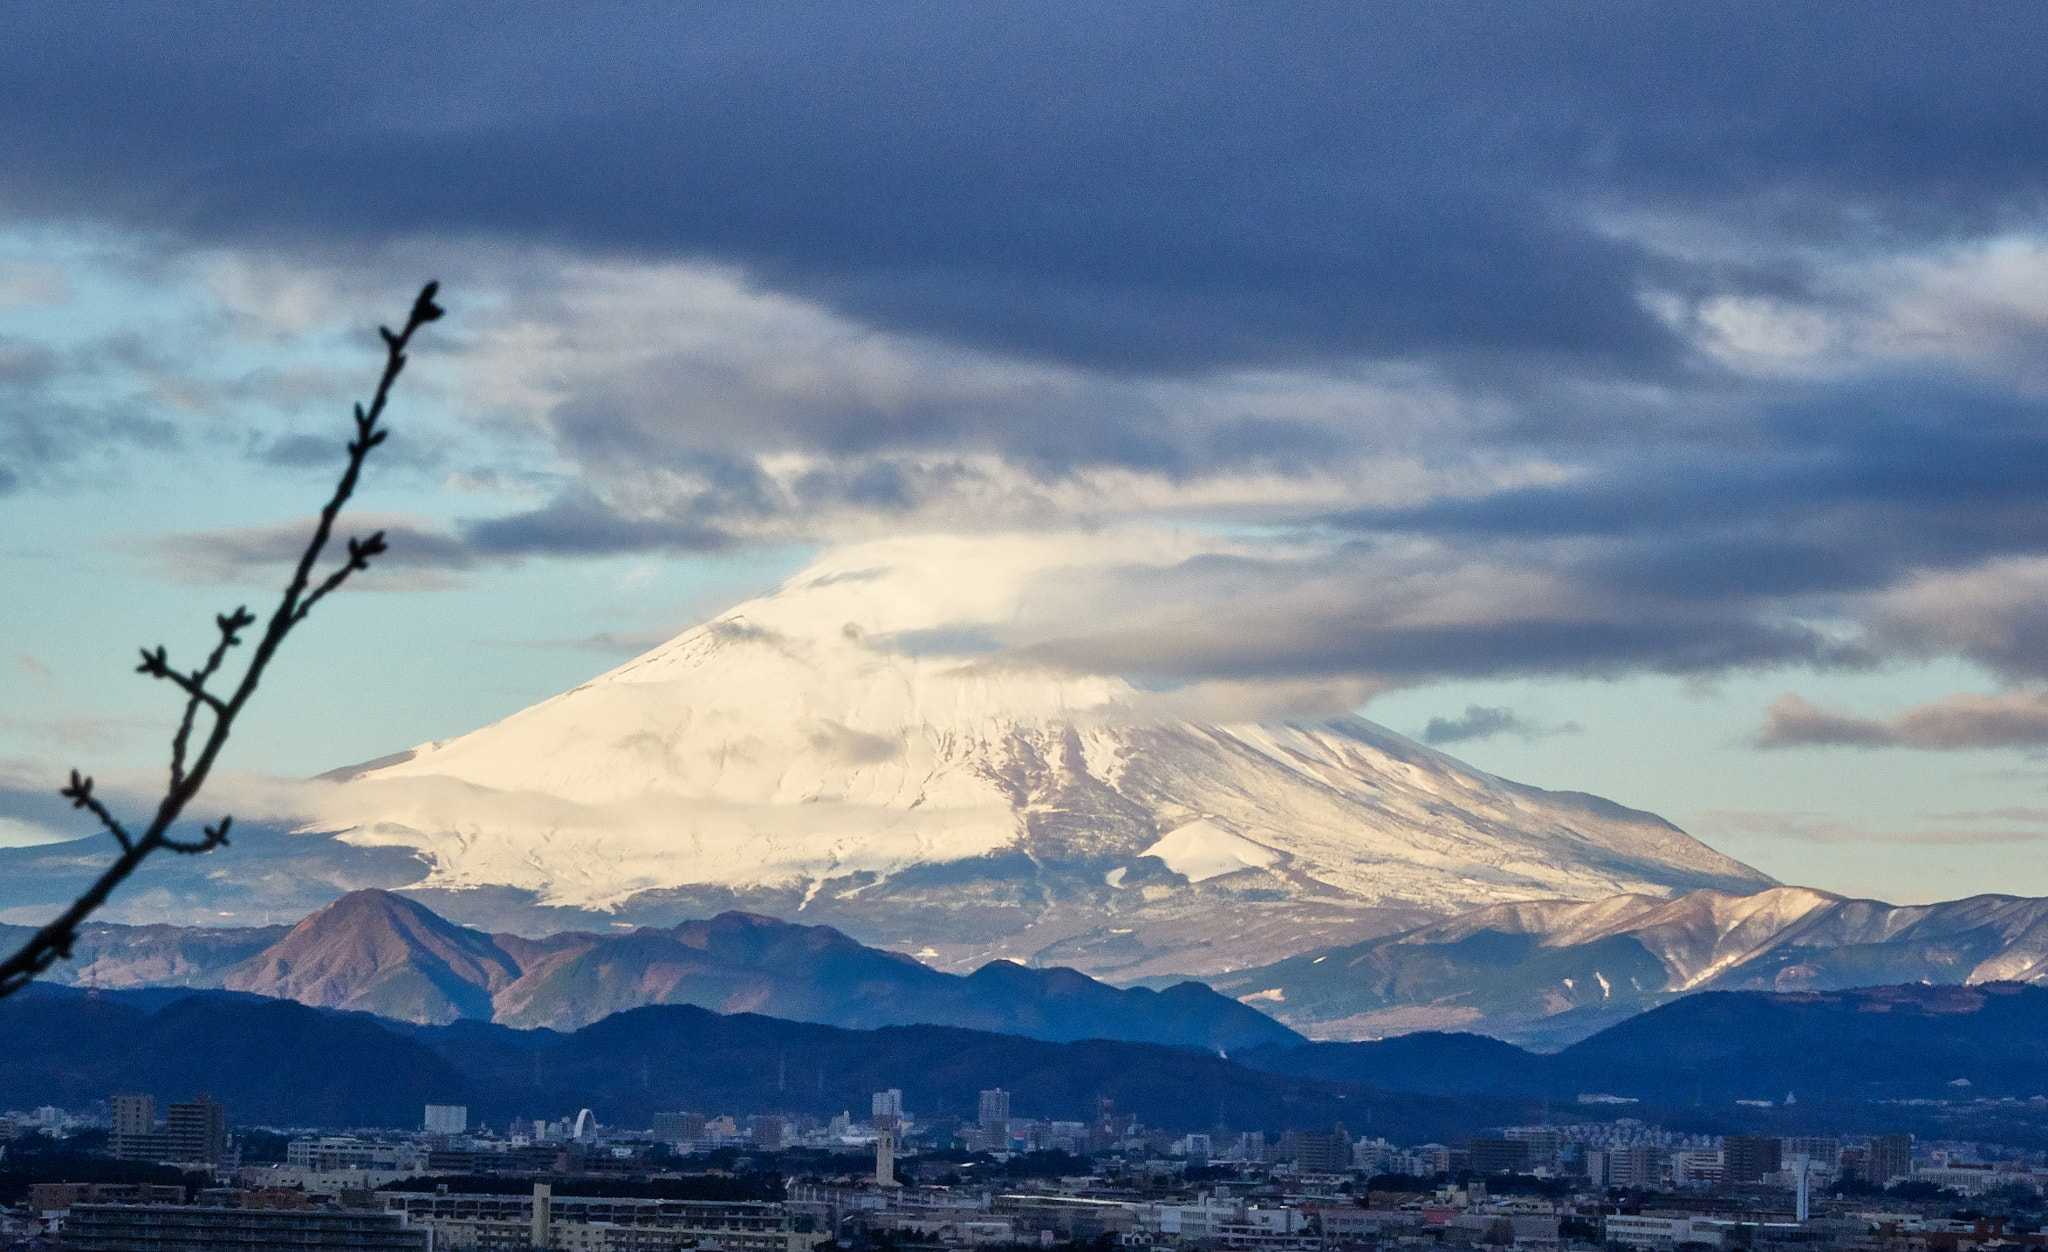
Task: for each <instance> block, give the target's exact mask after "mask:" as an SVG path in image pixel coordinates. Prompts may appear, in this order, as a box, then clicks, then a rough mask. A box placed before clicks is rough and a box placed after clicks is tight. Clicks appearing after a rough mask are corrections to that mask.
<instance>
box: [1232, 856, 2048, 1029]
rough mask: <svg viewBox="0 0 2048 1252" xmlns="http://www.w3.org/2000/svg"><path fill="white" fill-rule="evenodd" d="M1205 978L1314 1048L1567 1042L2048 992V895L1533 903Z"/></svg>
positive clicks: (1724, 896)
mask: <svg viewBox="0 0 2048 1252" xmlns="http://www.w3.org/2000/svg"><path fill="white" fill-rule="evenodd" d="M1207 981H1208V982H1209V983H1210V985H1211V986H1214V987H1216V988H1217V989H1218V990H1220V991H1223V992H1225V993H1226V994H1230V995H1234V996H1237V997H1238V998H1239V999H1241V1000H1243V1001H1245V1002H1246V1003H1253V1004H1257V1005H1258V1006H1259V1007H1260V1008H1261V1009H1263V1010H1264V1011H1267V1012H1270V1013H1272V1014H1273V1015H1274V1016H1276V1017H1278V1018H1279V1019H1280V1020H1282V1021H1286V1022H1288V1023H1289V1024H1291V1025H1293V1026H1295V1027H1296V1028H1297V1029H1299V1030H1302V1031H1303V1032H1304V1033H1307V1034H1310V1035H1311V1036H1312V1037H1319V1038H1358V1037H1361V1036H1371V1035H1374V1034H1394V1033H1402V1032H1404V1031H1409V1030H1415V1029H1418V1028H1422V1029H1429V1028H1434V1029H1444V1028H1460V1029H1470V1030H1479V1031H1481V1032H1483V1033H1488V1034H1496V1035H1499V1036H1500V1037H1502V1038H1507V1039H1512V1040H1515V1041H1517V1042H1526V1043H1534V1044H1549V1045H1551V1046H1557V1045H1561V1044H1566V1043H1570V1042H1572V1041H1574V1040H1575V1039H1577V1038H1582V1037H1585V1036H1586V1035H1590V1034H1591V1033H1593V1032H1594V1031H1596V1030H1599V1029H1602V1028H1604V1027H1606V1026H1609V1025H1612V1024H1613V1023H1614V1022H1616V1021H1617V1020H1619V1019H1621V1018H1623V1017H1628V1016H1632V1015H1634V1014H1636V1013H1639V1012H1641V1011H1643V1010H1646V1009H1650V1008H1654V1007H1656V1006H1657V1005H1660V1004H1664V1003H1666V1002H1668V1001H1670V1000H1673V999H1675V998H1678V997H1680V996H1683V995H1686V994H1688V993H1692V992H1698V991H1707V990H1751V991H1754V990H1769V991H1784V992H1791V991H1805V990H1812V991H1835V990H1842V989H1846V988H1850V987H1857V986H1869V985H1875V984H1879V983H1885V982H1900V983H1904V982H1918V981H1926V982H1929V983H1933V984H1937V985H1948V984H1962V985H1973V984H1984V983H1992V982H2020V983H2030V984H2048V899H2033V898H2027V897H2019V896H1996V895H1980V896H1970V897H1966V898H1964V899H1961V900H1950V901H1944V902H1941V903H1936V904H1915V905H1893V904H1886V903H1884V902H1882V901H1878V900H1861V899H1854V898H1851V897H1847V896H1840V895H1836V894H1834V893H1831V892H1825V891H1819V890H1816V889H1813V888H1806V887H1774V888H1771V889H1769V890H1766V891H1762V892H1757V893H1754V894H1751V895H1745V896H1735V895H1730V894H1728V893H1724V892H1715V891H1698V892H1693V893H1691V894H1688V895H1686V896H1683V897H1680V898H1678V899H1676V900H1659V899H1654V898H1650V897H1645V896H1638V895H1623V896H1615V897H1611V898H1609V899H1606V900H1598V901H1592V902H1584V901H1575V900H1532V901H1522V902H1518V903H1515V904H1504V905H1496V906H1492V907H1489V908H1485V909H1478V910H1475V911H1473V912H1471V913H1468V914H1466V915H1464V916H1462V917H1457V918H1452V919H1450V920H1448V921H1444V922H1436V923H1431V924H1429V925H1425V926H1421V927H1417V928H1415V929H1414V930H1410V931H1407V932H1404V933H1402V934H1399V935H1394V936H1391V937H1388V938H1386V939H1380V940H1374V941H1370V942H1367V943H1363V944H1355V945H1349V946H1343V947H1334V948H1328V949H1323V950H1320V951H1315V952H1308V953H1303V954H1301V955H1298V956H1295V957H1291V958H1289V959H1287V960H1285V961H1280V962H1276V963H1275V964H1273V965H1270V966H1264V967H1260V968H1255V969H1249V970H1240V971H1235V972H1233V973H1231V974H1228V975H1224V976H1220V977H1211V978H1209V979H1208V980H1207Z"/></svg>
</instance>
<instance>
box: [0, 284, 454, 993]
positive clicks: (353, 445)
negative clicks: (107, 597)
mask: <svg viewBox="0 0 2048 1252" xmlns="http://www.w3.org/2000/svg"><path fill="white" fill-rule="evenodd" d="M439 289H440V284H439V283H428V284H427V285H426V286H425V287H423V288H421V289H420V294H419V297H418V298H417V299H415V300H414V301H413V304H412V312H411V313H410V314H408V315H407V317H406V319H405V329H404V330H402V331H399V332H397V333H395V334H394V333H393V332H392V331H391V329H390V328H389V327H383V326H380V327H378V328H377V329H378V333H379V334H381V335H383V336H384V376H383V377H382V378H381V379H379V380H378V383H377V393H376V395H375V396H374V397H373V398H372V399H371V401H370V407H369V408H368V409H367V410H365V409H364V408H363V406H362V405H360V404H358V405H357V406H356V414H355V420H356V433H355V438H353V439H351V440H350V441H349V444H348V465H347V467H346V468H344V469H343V470H342V472H341V481H340V482H338V483H336V484H335V487H334V494H333V496H331V497H330V498H329V499H328V501H327V504H326V506H325V507H324V508H322V509H321V510H320V523H319V525H317V526H315V527H314V528H313V537H312V539H310V540H308V541H307V543H306V550H305V552H304V553H303V554H302V555H301V556H300V557H299V564H298V567H297V568H296V569H295V570H294V571H293V572H292V578H291V581H290V582H289V583H287V584H286V585H285V589H284V597H283V598H282V599H281V600H279V601H278V605H277V608H276V610H275V611H273V612H272V613H271V615H270V621H269V623H268V624H267V625H266V626H265V627H264V628H263V635H262V637H261V638H260V639H258V640H257V641H256V651H255V653H254V654H253V655H252V656H251V657H250V658H249V666H248V668H247V669H245V670H244V671H243V672H242V677H241V680H240V681H239V682H237V683H236V684H235V685H234V688H233V690H231V691H229V692H227V693H226V694H221V693H219V692H216V691H214V690H212V689H211V688H210V687H209V686H208V684H209V683H211V682H212V681H213V680H214V679H215V678H216V677H217V676H218V675H219V674H220V670H221V665H222V664H223V663H224V662H225V661H226V660H227V655H228V649H230V648H234V647H238V646H240V644H241V642H242V632H243V631H244V630H247V629H248V628H249V627H251V626H254V625H255V624H256V616H255V614H253V613H251V612H249V610H248V609H247V608H246V607H243V608H238V609H236V610H235V611H234V612H232V613H223V614H221V615H220V616H219V617H216V618H215V619H214V625H215V626H216V627H217V628H218V629H219V631H220V642H219V643H217V644H215V645H214V648H213V651H212V652H211V653H209V654H208V656H207V658H206V662H205V664H203V665H201V666H199V667H198V668H197V669H193V670H180V669H177V668H175V667H174V666H172V664H171V661H170V657H169V655H168V654H167V653H166V652H165V651H164V649H163V648H161V647H158V648H156V649H155V650H153V651H152V650H151V649H148V648H144V649H143V650H142V664H140V665H138V666H136V667H135V668H136V671H137V672H138V673H143V674H147V675H149V676H150V677H151V678H161V679H163V680H165V681H166V682H169V683H170V684H172V685H173V686H175V687H177V688H178V690H180V691H182V692H184V693H185V712H184V716H183V717H181V718H180V719H179V721H178V731H177V733H176V734H175V735H173V736H172V737H171V777H170V784H169V786H168V787H166V788H165V790H164V798H163V800H162V801H161V802H160V803H159V804H158V805H157V808H156V814H155V816H154V817H152V818H151V819H150V823H149V825H148V826H147V827H145V828H144V829H143V831H142V832H141V833H140V834H132V833H130V832H129V830H128V828H127V827H125V826H123V825H122V824H121V823H120V821H119V820H117V819H116V818H115V817H114V814H113V812H112V811H111V810H109V809H108V808H107V806H106V805H105V804H104V803H102V802H101V801H100V799H99V797H97V796H95V795H94V794H93V790H92V779H91V778H89V777H87V776H85V775H82V774H80V773H79V772H78V771H77V770H72V771H71V782H70V784H69V785H68V786H65V787H64V788H62V789H61V790H60V791H59V793H58V794H60V795H62V796H63V797H64V798H65V799H67V800H69V801H71V806H72V807H73V808H78V809H85V810H87V811H89V812H90V813H91V814H92V815H93V816H94V817H97V818H98V819H99V821H100V825H102V826H104V827H106V830H107V833H108V834H110V835H112V836H113V837H114V841H115V842H116V843H118V844H120V845H121V855H120V856H119V857H117V858H115V860H114V863H113V864H112V865H109V866H108V867H107V868H106V870H105V872H103V873H102V874H101V875H100V876H99V878H98V879H96V880H95V881H94V882H93V884H92V886H91V887H89V888H87V889H86V892H85V894H83V895H81V896H79V897H78V899H76V900H74V901H72V903H71V907H70V908H68V909H66V910H64V913H63V915H62V916H60V917H58V918H57V919H56V920H55V921H53V922H51V923H50V924H49V925H47V926H44V927H43V928H42V929H41V930H39V931H37V932H36V933H35V936H34V938H32V939H30V940H29V941H28V942H27V943H25V944H23V945H22V947H21V950H20V951H18V952H16V953H15V954H14V955H13V956H11V957H9V958H7V960H6V961H4V962H0V997H5V996H9V995H12V994H14V993H15V992H17V991H19V990H21V989H22V988H23V987H26V986H27V985H28V984H29V983H30V982H31V981H33V980H34V979H35V977H36V975H38V974H40V973H42V972H43V971H44V970H46V969H48V968H49V967H50V965H51V963H52V962H54V961H56V960H58V959H59V958H63V959H66V960H68V959H70V957H71V949H72V945H74V944H75V943H77V942H78V928H79V926H80V925H81V924H82V923H83V922H84V921H85V919H86V918H88V917H90V916H92V914H93V911H94V910H96V909H98V908H99V907H100V906H101V905H102V904H105V903H106V902H107V897H108V896H109V895H110V894H112V892H113V890H114V888H115V887H117V886H119V885H120V884H121V882H122V880H124V879H126V878H127V877H128V876H129V875H130V874H132V873H134V872H135V868H136V866H138V865H140V864H142V862H143V860H144V859H145V858H146V857H148V856H149V854H150V853H152V852H155V851H157V850H158V849H168V850H169V851H172V852H182V853H185V854H186V855H198V854H199V853H202V852H211V851H213V850H214V849H215V848H219V847H224V846H225V845H226V844H227V841H228V828H229V826H230V825H232V824H233V822H234V819H233V818H231V817H223V818H221V819H220V822H219V824H217V825H213V826H207V827H205V828H204V836H203V837H202V838H199V839H173V838H171V835H170V830H171V827H172V825H173V824H175V823H176V822H177V820H178V817H179V815H180V814H182V813H183V812H184V811H185V806H186V805H188V804H190V803H191V802H192V798H193V797H194V796H196V795H198V794H199V789H200V788H201V787H202V786H204V785H205V783H206V777H207V775H208V774H209V773H211V772H212V771H213V765H214V761H215V760H216V759H217V758H218V757H219V756H220V751H221V749H222V748H224V747H226V746H227V742H228V733H229V732H230V731H231V730H233V729H234V724H235V718H236V717H237V716H238V715H239V714H240V713H241V711H242V709H243V707H244V706H245V705H247V704H248V703H249V697H250V696H252V695H254V694H255V693H256V684H257V683H258V682H259V681H260V680H261V679H262V677H263V671H264V669H265V668H266V667H268V666H269V664H270V661H271V658H272V657H274V656H276V655H277V649H278V646H279V645H280V644H282V643H283V642H284V638H285V636H286V635H288V634H290V633H291V630H292V627H294V626H296V625H298V624H299V623H300V622H303V621H305V620H306V614H307V613H309V612H311V611H312V608H313V606H314V605H315V604H318V603H319V602H320V601H321V599H322V598H323V597H325V596H326V595H327V593H328V592H330V591H333V590H334V589H335V588H337V587H339V586H341V585H342V583H344V582H346V581H347V580H348V577H349V575H351V574H354V573H356V572H357V571H358V570H364V569H368V568H369V565H370V559H371V558H372V557H375V556H377V555H378V554H379V553H381V552H383V551H384V532H383V531H378V532H377V533H376V534H374V535H371V536H370V537H369V538H368V539H350V540H349V541H348V559H347V560H346V561H344V562H342V564H341V565H340V567H339V568H337V569H335V570H334V572H333V573H331V574H328V575H327V576H326V577H325V578H323V579H321V580H320V582H319V583H318V584H317V585H316V584H314V583H313V581H312V580H313V567H314V566H315V565H317V564H319V561H320V554H321V553H322V552H323V551H324V550H325V549H326V547H327V541H328V539H330V538H331V537H332V536H333V533H334V519H335V517H336V516H337V515H338V514H339V513H340V512H341V506H342V505H344V504H346V503H348V499H349V497H350V496H352V495H354V494H355V489H356V480H357V479H358V478H359V477H361V475H362V471H363V461H364V460H365V458H367V457H368V456H369V455H370V449H372V448H374V447H376V446H377V445H378V444H380V443H383V442H384V436H385V433H386V432H385V431H384V430H383V429H382V428H381V427H379V426H378V425H377V423H378V421H379V419H381V418H382V417H383V416H384V402H385V401H386V400H387V399H388V398H389V397H390V395H391V384H392V383H394V382H396V381H397V380H398V373H399V371H400V370H402V369H404V368H405V349H406V346H407V345H408V344H410V343H411V342H412V336H413V332H414V331H416V330H418V329H419V328H420V327H422V326H424V325H426V324H427V323H428V322H431V321H433V320H435V319H436V318H438V317H440V316H441V313H442V309H441V306H440V305H438V304H435V303H434V295H435V293H436V292H437V291H438V290H439ZM309 587H310V588H311V590H308V588H309ZM202 711H204V712H205V713H206V714H207V715H208V717H210V718H211V726H210V728H209V729H208V731H207V733H206V736H205V738H204V739H203V740H202V741H201V742H200V744H199V749H198V752H197V754H196V755H195V754H193V753H192V733H193V731H194V730H195V729H196V728H197V723H198V720H199V714H200V713H201V712H202Z"/></svg>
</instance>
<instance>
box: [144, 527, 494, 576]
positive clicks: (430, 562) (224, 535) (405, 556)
mask: <svg viewBox="0 0 2048 1252" xmlns="http://www.w3.org/2000/svg"><path fill="white" fill-rule="evenodd" d="M315 525H316V521H315V519H313V518H305V519H303V520H300V521H292V522H276V523H273V524H271V525H268V526H248V527H237V528H233V529H227V530H212V531H193V532H188V533H185V534H177V535H169V536H165V537H162V538H160V539H156V540H152V541H150V543H149V545H148V547H149V550H150V551H152V552H153V553H154V554H155V555H157V556H158V557H160V558H161V560H162V562H163V569H164V571H165V572H166V573H168V574H169V575H170V576H171V577H173V578H175V579H177V580H179V581H181V582H190V583H208V582H228V581H235V580H238V579H241V578H244V577H247V576H249V575H252V574H254V575H259V576H265V577H267V576H268V575H270V574H271V573H273V572H274V571H276V570H279V569H282V568H287V567H289V566H291V565H293V564H296V563H297V561H298V559H299V557H300V556H301V555H303V554H304V552H305V550H306V544H307V543H308V542H309V541H310V540H311V539H312V537H313V529H314V526H315ZM380 530H381V531H383V532H384V537H385V542H386V543H387V544H388V545H389V549H388V551H386V552H385V554H384V555H383V556H381V557H378V558H377V559H376V560H375V561H373V562H372V563H371V566H370V569H369V571H368V572H366V573H365V574H363V575H360V576H359V577H358V578H357V579H351V580H350V584H349V585H350V586H351V587H354V586H357V584H358V582H360V584H361V585H362V586H364V587H381V588H383V589H386V590H395V589H401V588H408V589H409V588H414V587H420V586H434V585H440V584H436V583H432V582H427V583H422V582H421V581H420V579H419V575H421V574H423V573H429V572H440V571H448V570H465V569H469V568H472V567H474V566H475V565H476V564H477V563H478V562H479V561H481V560H483V559H484V557H483V555H482V554H480V553H479V552H478V551H477V549H476V548H475V547H474V546H472V545H470V544H468V543H466V542H464V541H463V540H462V539H461V538H459V537H457V536H454V535H450V534H448V533H446V532H445V531H442V530H440V529H439V528H438V527H437V526H436V524H435V523H434V522H432V521H431V520H430V519H426V518H421V517H416V516H413V515H411V514H404V513H374V512H372V513H355V512H351V513H346V514H344V515H343V516H342V518H341V519H340V521H339V522H338V523H337V525H336V528H335V531H334V537H333V538H332V539H330V540H329V542H328V549H327V553H326V555H327V556H328V557H329V558H333V557H334V556H335V554H336V553H340V554H341V555H342V556H344V557H345V556H346V555H347V552H346V550H345V548H346V542H347V540H348V538H349V537H350V536H358V537H365V536H368V535H370V534H372V533H373V532H376V531H380ZM323 568H324V567H323ZM399 570H403V571H407V572H408V573H410V574H411V575H413V577H412V578H411V579H410V580H407V579H405V578H402V577H401V578H394V577H392V576H391V575H392V572H393V571H399Z"/></svg>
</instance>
